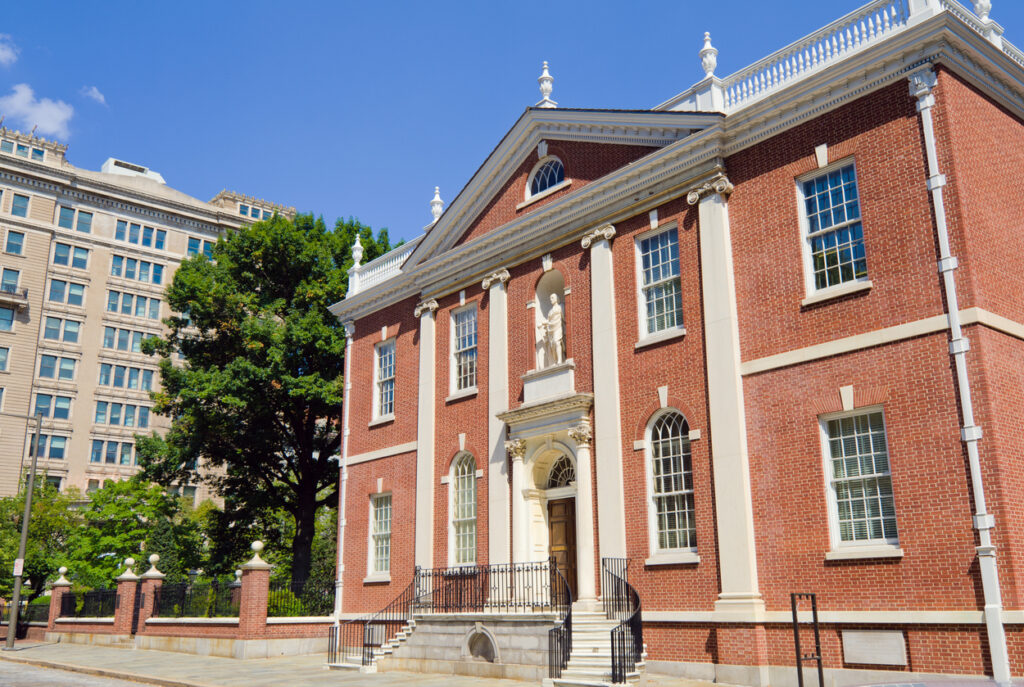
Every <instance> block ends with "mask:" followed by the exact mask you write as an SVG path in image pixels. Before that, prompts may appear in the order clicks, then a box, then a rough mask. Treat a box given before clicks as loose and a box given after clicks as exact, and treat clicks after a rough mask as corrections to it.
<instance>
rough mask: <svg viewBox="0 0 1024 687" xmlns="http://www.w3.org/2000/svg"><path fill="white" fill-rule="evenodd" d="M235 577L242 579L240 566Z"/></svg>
mask: <svg viewBox="0 0 1024 687" xmlns="http://www.w3.org/2000/svg"><path fill="white" fill-rule="evenodd" d="M235 579H236V580H241V579H242V569H241V568H239V569H238V570H236V571H235Z"/></svg>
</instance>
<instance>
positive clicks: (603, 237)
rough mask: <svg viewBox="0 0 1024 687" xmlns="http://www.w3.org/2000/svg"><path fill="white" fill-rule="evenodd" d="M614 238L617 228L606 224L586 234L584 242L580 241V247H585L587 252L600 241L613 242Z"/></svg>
mask: <svg viewBox="0 0 1024 687" xmlns="http://www.w3.org/2000/svg"><path fill="white" fill-rule="evenodd" d="M614 236H615V227H613V226H612V225H610V224H605V225H604V226H600V227H598V228H597V229H591V230H590V231H588V232H587V233H586V234H584V235H583V240H582V241H580V245H581V246H583V249H584V250H586V249H587V248H590V246H591V245H592V244H595V243H597V242H598V241H611V240H612V238H613V237H614Z"/></svg>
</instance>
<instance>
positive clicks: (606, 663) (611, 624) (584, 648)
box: [551, 607, 644, 687]
mask: <svg viewBox="0 0 1024 687" xmlns="http://www.w3.org/2000/svg"><path fill="white" fill-rule="evenodd" d="M619 624H620V621H619V620H617V619H613V620H609V619H608V617H607V615H606V614H605V613H604V612H603V611H585V610H582V609H580V608H578V607H576V608H573V611H572V651H571V653H570V654H569V663H568V664H567V665H566V666H565V668H564V669H563V670H562V675H561V677H556V678H553V679H552V680H551V683H552V684H553V685H555V686H556V687H606V686H610V685H612V684H615V683H613V682H612V639H611V636H612V630H614V629H615V628H616V627H618V626H619ZM643 675H644V664H643V662H642V661H641V662H640V663H637V664H636V668H635V670H633V671H632V672H628V673H626V674H625V676H624V677H625V680H624V682H620V683H618V684H631V685H634V684H641V683H642V682H643Z"/></svg>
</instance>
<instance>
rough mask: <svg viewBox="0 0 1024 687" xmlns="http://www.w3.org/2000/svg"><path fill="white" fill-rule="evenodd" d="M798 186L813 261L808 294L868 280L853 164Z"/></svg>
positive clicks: (808, 248) (811, 262) (807, 246)
mask: <svg viewBox="0 0 1024 687" xmlns="http://www.w3.org/2000/svg"><path fill="white" fill-rule="evenodd" d="M799 186H800V190H801V192H802V194H803V201H804V202H803V206H802V208H801V209H802V211H803V212H802V215H803V217H802V219H803V222H804V224H805V237H806V239H805V241H806V249H807V252H808V254H809V258H810V265H809V266H808V269H809V273H810V284H809V288H808V291H819V290H821V289H827V288H829V287H831V286H839V285H841V284H845V283H847V282H852V281H859V280H866V279H867V277H868V265H867V258H866V256H865V252H864V229H863V227H862V226H861V219H860V201H859V200H858V197H857V174H856V170H855V169H854V166H853V164H852V163H851V164H847V165H844V166H842V167H840V168H838V169H833V170H831V171H827V172H825V173H824V174H819V175H817V176H815V177H813V178H811V179H807V180H806V181H803V182H802V183H801V184H800V185H799Z"/></svg>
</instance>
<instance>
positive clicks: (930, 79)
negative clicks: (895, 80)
mask: <svg viewBox="0 0 1024 687" xmlns="http://www.w3.org/2000/svg"><path fill="white" fill-rule="evenodd" d="M907 81H909V82H910V97H912V98H916V99H917V110H918V112H920V111H921V110H924V109H927V108H929V107H932V106H933V105H935V96H934V95H932V89H934V88H935V85H936V84H937V83H938V81H939V79H938V77H937V76H936V75H935V70H934V69H932V68H931V66H928V67H925V68H923V69H918V70H917V71H916V72H914V73H913V74H911V75H910V76H908V77H907Z"/></svg>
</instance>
